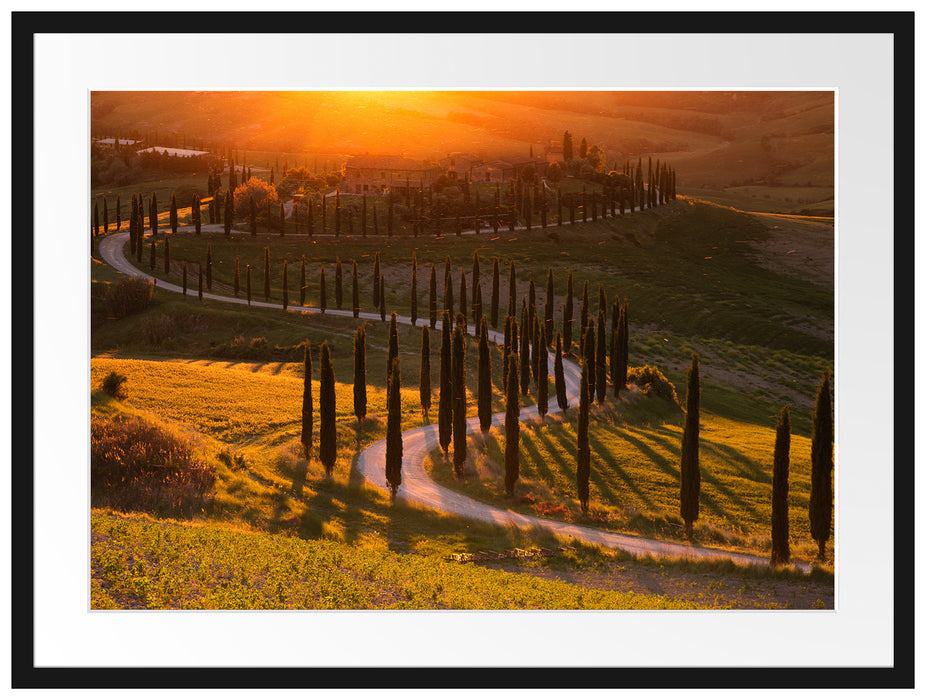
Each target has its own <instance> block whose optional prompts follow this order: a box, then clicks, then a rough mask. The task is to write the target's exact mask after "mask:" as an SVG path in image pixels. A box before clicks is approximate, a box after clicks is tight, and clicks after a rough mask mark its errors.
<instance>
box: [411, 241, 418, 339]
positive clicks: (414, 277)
mask: <svg viewBox="0 0 926 700" xmlns="http://www.w3.org/2000/svg"><path fill="white" fill-rule="evenodd" d="M411 317H412V325H413V326H415V325H417V324H418V256H417V255H415V253H412V298H411Z"/></svg>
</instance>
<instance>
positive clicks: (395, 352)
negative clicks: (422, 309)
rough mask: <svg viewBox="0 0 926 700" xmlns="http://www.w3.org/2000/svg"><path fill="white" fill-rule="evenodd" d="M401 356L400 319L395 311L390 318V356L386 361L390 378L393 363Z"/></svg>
mask: <svg viewBox="0 0 926 700" xmlns="http://www.w3.org/2000/svg"><path fill="white" fill-rule="evenodd" d="M398 356H399V329H398V319H397V318H396V315H395V311H393V312H392V315H391V316H390V318H389V354H388V356H387V359H386V374H387V376H388V373H389V368H390V367H392V361H393V360H394V359H395V358H397V357H398Z"/></svg>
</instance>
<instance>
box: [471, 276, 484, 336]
mask: <svg viewBox="0 0 926 700" xmlns="http://www.w3.org/2000/svg"><path fill="white" fill-rule="evenodd" d="M482 318H483V316H482V282H481V281H480V279H479V278H478V277H477V278H476V281H475V282H473V328H475V329H477V330H478V328H479V324H481V323H482Z"/></svg>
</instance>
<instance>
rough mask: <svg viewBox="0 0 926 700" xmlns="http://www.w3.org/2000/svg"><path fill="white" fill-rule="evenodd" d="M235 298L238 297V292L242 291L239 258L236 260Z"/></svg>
mask: <svg viewBox="0 0 926 700" xmlns="http://www.w3.org/2000/svg"><path fill="white" fill-rule="evenodd" d="M234 285H235V296H236V297H237V296H238V292H239V291H240V290H241V268H240V263H239V261H238V258H235V282H234Z"/></svg>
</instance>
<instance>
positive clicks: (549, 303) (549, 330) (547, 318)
mask: <svg viewBox="0 0 926 700" xmlns="http://www.w3.org/2000/svg"><path fill="white" fill-rule="evenodd" d="M553 291H554V290H553V268H552V267H550V268H547V299H546V303H545V304H544V307H543V342H544V345H546V346H547V347H550V346H551V345H552V344H553Z"/></svg>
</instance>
